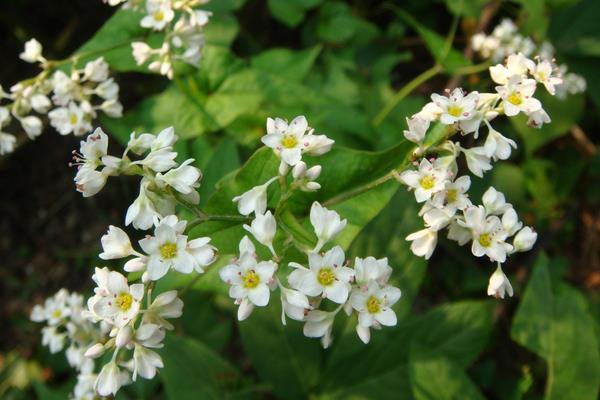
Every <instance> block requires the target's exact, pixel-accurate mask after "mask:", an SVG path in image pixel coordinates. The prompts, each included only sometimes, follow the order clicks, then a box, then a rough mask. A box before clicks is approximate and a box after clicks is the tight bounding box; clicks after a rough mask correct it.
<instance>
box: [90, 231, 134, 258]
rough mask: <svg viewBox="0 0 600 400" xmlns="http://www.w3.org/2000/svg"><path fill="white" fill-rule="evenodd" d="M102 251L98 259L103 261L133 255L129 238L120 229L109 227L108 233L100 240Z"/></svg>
mask: <svg viewBox="0 0 600 400" xmlns="http://www.w3.org/2000/svg"><path fill="white" fill-rule="evenodd" d="M100 241H101V242H102V250H103V252H102V253H100V255H99V257H100V258H101V259H103V260H111V259H115V258H124V257H128V256H130V255H132V254H134V251H133V247H131V242H130V241H129V236H127V234H126V233H125V231H123V230H122V229H121V228H118V227H116V226H113V225H110V226H109V227H108V232H107V233H106V234H105V235H103V236H102V238H101V239H100Z"/></svg>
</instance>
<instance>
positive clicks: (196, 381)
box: [159, 335, 240, 400]
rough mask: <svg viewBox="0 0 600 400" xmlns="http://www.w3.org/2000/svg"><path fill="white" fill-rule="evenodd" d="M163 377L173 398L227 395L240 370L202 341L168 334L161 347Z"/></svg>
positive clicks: (170, 397)
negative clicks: (163, 345)
mask: <svg viewBox="0 0 600 400" xmlns="http://www.w3.org/2000/svg"><path fill="white" fill-rule="evenodd" d="M160 355H161V357H162V358H163V361H164V365H165V366H164V368H163V369H161V373H160V375H159V376H160V378H161V380H162V381H163V384H164V386H165V391H166V393H167V396H168V398H169V399H173V400H175V399H177V400H186V399H198V398H209V399H216V398H223V397H224V396H225V395H226V393H227V392H231V388H232V387H234V386H235V384H236V383H237V382H238V380H239V379H240V376H239V373H238V371H237V370H236V369H235V368H233V367H232V366H231V365H230V364H229V363H228V362H227V361H225V360H224V359H223V358H222V357H221V356H219V355H218V354H216V353H214V352H213V351H212V350H211V349H209V348H208V347H206V346H205V345H204V344H202V343H201V342H199V341H196V340H193V339H189V338H185V337H180V336H175V335H167V337H166V338H165V347H164V348H162V349H161V350H160Z"/></svg>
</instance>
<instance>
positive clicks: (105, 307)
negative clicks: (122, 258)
mask: <svg viewBox="0 0 600 400" xmlns="http://www.w3.org/2000/svg"><path fill="white" fill-rule="evenodd" d="M99 271H102V270H99V269H96V276H97V279H101V280H100V281H99V284H98V287H97V288H96V295H95V296H94V297H92V298H91V299H90V300H89V301H88V307H89V309H90V311H91V312H93V313H94V314H95V315H97V316H98V317H100V318H102V319H104V320H106V321H107V322H110V323H112V324H114V325H115V326H116V327H117V328H120V327H123V326H125V325H126V324H127V323H128V322H129V321H131V320H132V319H133V318H135V316H136V315H137V314H138V312H139V309H140V302H141V300H142V298H143V297H144V285H143V284H141V283H136V284H133V285H131V286H129V285H128V284H127V278H125V277H124V276H123V275H121V274H120V273H118V272H116V271H110V272H108V274H106V273H105V272H102V274H101V275H98V273H99ZM104 279H106V281H105V282H104Z"/></svg>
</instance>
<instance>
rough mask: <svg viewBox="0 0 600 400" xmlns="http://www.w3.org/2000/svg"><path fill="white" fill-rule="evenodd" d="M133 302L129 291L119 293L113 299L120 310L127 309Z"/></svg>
mask: <svg viewBox="0 0 600 400" xmlns="http://www.w3.org/2000/svg"><path fill="white" fill-rule="evenodd" d="M132 303H133V297H132V296H131V295H130V294H129V293H121V294H120V295H119V297H117V299H116V300H115V304H116V306H117V307H119V309H120V310H121V311H128V310H129V309H130V308H131V304H132Z"/></svg>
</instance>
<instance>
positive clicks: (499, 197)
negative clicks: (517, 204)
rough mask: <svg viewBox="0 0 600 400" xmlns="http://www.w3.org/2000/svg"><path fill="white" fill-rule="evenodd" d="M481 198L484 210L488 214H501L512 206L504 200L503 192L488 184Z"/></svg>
mask: <svg viewBox="0 0 600 400" xmlns="http://www.w3.org/2000/svg"><path fill="white" fill-rule="evenodd" d="M481 200H482V201H483V205H484V206H485V211H486V212H487V213H488V214H496V215H501V214H504V213H505V212H506V211H507V210H508V209H510V208H512V205H511V204H510V203H507V202H506V198H505V197H504V194H503V193H502V192H499V191H497V190H496V189H495V188H494V187H493V186H490V187H489V188H488V190H486V191H485V193H484V194H483V197H482V199H481Z"/></svg>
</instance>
